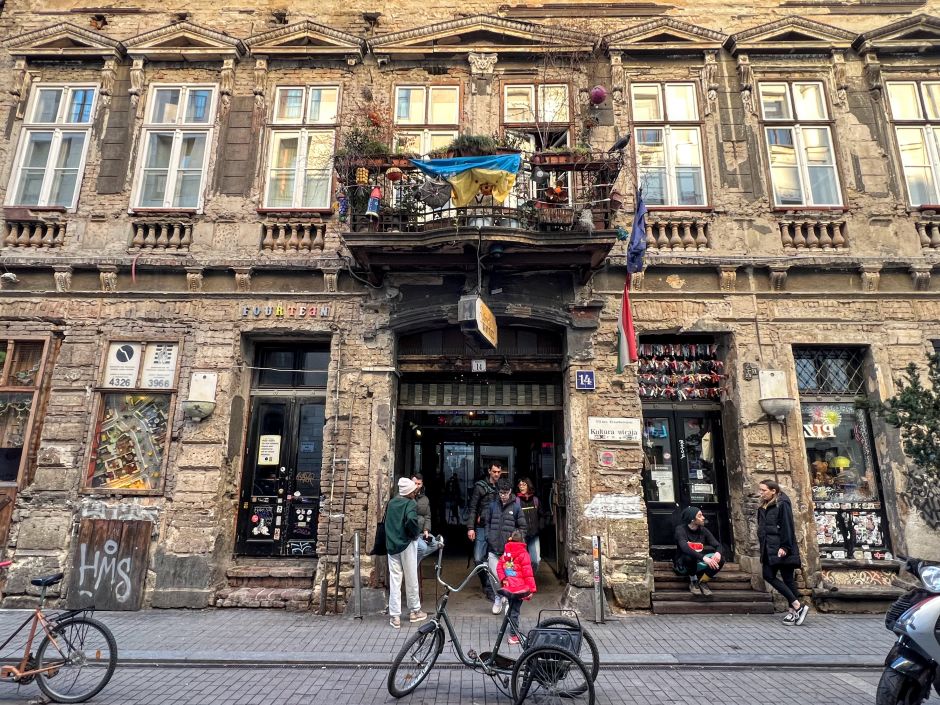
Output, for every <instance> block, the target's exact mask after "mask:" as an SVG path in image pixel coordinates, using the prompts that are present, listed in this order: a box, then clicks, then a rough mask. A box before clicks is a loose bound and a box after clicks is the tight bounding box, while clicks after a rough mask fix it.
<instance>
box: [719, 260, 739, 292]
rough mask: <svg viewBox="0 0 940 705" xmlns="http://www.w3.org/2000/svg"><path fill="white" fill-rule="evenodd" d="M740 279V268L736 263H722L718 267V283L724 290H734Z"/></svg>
mask: <svg viewBox="0 0 940 705" xmlns="http://www.w3.org/2000/svg"><path fill="white" fill-rule="evenodd" d="M737 279H738V268H737V267H736V266H735V265H730V264H729V265H722V266H720V267H719V268H718V285H719V287H720V288H721V290H722V291H723V292H726V293H730V292H732V291H734V285H735V282H736V281H737Z"/></svg>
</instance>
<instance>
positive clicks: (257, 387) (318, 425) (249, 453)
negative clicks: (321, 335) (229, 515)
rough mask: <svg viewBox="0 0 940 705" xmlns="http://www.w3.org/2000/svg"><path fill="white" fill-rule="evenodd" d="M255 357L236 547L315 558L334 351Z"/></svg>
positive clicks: (282, 349)
mask: <svg viewBox="0 0 940 705" xmlns="http://www.w3.org/2000/svg"><path fill="white" fill-rule="evenodd" d="M256 359H257V360H258V364H257V367H258V368H259V369H256V370H255V372H256V375H255V379H254V384H253V389H252V402H251V417H250V421H249V425H248V440H247V443H246V453H245V462H244V470H243V474H242V489H241V497H240V502H239V511H238V535H237V541H236V545H235V550H236V552H237V553H239V554H241V555H247V556H271V557H275V556H309V557H315V556H316V544H317V520H318V517H319V511H320V494H321V490H320V473H321V463H322V460H323V424H324V418H325V402H326V398H325V387H326V369H327V366H328V364H329V351H328V348H327V347H326V346H324V345H319V346H309V345H306V346H268V347H262V348H260V349H259V350H258V354H257V356H256Z"/></svg>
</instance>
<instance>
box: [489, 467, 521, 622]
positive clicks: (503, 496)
mask: <svg viewBox="0 0 940 705" xmlns="http://www.w3.org/2000/svg"><path fill="white" fill-rule="evenodd" d="M496 491H497V493H498V494H497V495H496V498H495V499H493V501H491V502H490V503H489V504H487V505H486V506H485V507H484V508H483V527H484V529H485V530H486V550H487V562H488V563H489V566H490V571H491V572H492V573H493V575H496V561H497V560H499V557H500V556H501V555H502V554H503V551H504V550H505V549H506V542H507V541H508V540H509V536H510V535H511V534H512V532H513V531H516V530H518V531H521V532H522V534H523V535H525V531H526V521H525V516H524V514H523V512H522V505H521V504H520V502H519V499H518V498H517V497H515V496H513V493H512V483H510V482H509V479H508V478H505V477H502V478H500V480H499V482H498V483H497V485H496ZM494 593H495V588H494ZM505 601H506V598H504V597H500V596H499V595H497V594H494V596H493V614H499V611H500V609H502V606H503V603H504V602H505Z"/></svg>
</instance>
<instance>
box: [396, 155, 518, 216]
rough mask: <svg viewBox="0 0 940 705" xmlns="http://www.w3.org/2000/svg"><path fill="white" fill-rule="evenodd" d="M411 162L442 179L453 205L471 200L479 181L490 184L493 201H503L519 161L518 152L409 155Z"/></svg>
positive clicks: (508, 191) (461, 205)
mask: <svg viewBox="0 0 940 705" xmlns="http://www.w3.org/2000/svg"><path fill="white" fill-rule="evenodd" d="M411 163H412V164H414V165H415V166H416V167H418V168H419V169H420V170H421V171H423V172H424V173H425V174H427V175H428V176H434V177H439V178H443V179H445V180H446V181H447V182H448V183H449V184H450V185H451V186H452V187H453V189H454V195H453V201H454V205H455V206H456V207H457V208H461V207H463V206H467V205H469V204H470V203H471V202H472V201H473V198H474V197H475V196H476V195H477V193H479V192H480V186H482V185H483V184H491V185H492V187H493V198H494V199H495V200H496V201H497V202H499V203H502V202H503V201H505V200H506V196H508V195H509V194H510V192H511V191H512V188H513V186H514V185H515V183H516V174H518V173H519V168H520V166H521V165H522V155H520V154H495V155H492V156H486V157H455V158H454V159H426V160H420V159H412V160H411Z"/></svg>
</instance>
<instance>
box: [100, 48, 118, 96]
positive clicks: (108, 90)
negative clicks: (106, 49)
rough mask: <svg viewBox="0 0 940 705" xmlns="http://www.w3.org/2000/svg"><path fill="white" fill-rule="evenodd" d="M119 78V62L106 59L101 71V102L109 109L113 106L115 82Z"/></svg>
mask: <svg viewBox="0 0 940 705" xmlns="http://www.w3.org/2000/svg"><path fill="white" fill-rule="evenodd" d="M116 77H117V61H116V60H114V59H105V62H104V67H102V69H101V102H102V104H103V105H104V106H105V107H106V108H107V107H108V106H110V105H111V96H112V95H114V80H115V78H116Z"/></svg>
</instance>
